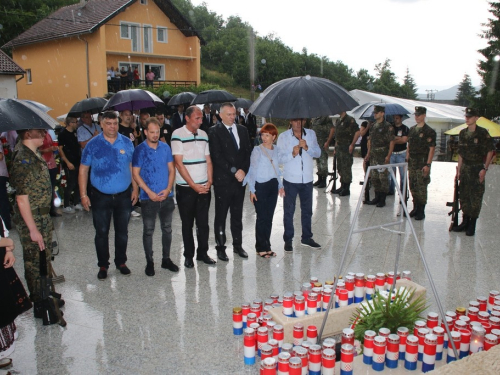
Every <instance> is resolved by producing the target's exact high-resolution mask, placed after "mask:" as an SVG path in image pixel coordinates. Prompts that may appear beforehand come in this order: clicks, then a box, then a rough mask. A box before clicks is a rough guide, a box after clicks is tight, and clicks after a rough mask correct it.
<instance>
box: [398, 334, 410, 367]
mask: <svg viewBox="0 0 500 375" xmlns="http://www.w3.org/2000/svg"><path fill="white" fill-rule="evenodd" d="M409 334H410V331H409V329H408V328H407V327H399V328H398V336H399V359H400V360H401V361H404V359H405V353H406V339H407V338H408V335H409Z"/></svg>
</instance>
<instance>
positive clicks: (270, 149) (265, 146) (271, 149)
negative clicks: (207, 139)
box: [243, 123, 285, 258]
mask: <svg viewBox="0 0 500 375" xmlns="http://www.w3.org/2000/svg"><path fill="white" fill-rule="evenodd" d="M260 136H261V139H262V144H260V145H259V146H258V147H254V149H253V151H252V156H251V157H250V169H249V170H248V174H247V176H246V178H245V180H244V181H243V185H246V184H247V183H248V187H249V189H250V201H251V202H252V203H253V204H254V206H255V211H256V213H257V220H256V222H255V250H256V251H257V254H258V255H259V256H260V257H262V258H271V257H274V256H276V253H275V252H273V251H272V250H271V241H270V239H271V231H272V226H273V216H274V209H275V208H276V203H277V201H278V194H279V195H280V196H281V197H283V196H284V195H285V190H284V189H283V181H282V175H281V171H280V169H279V166H278V149H277V148H276V147H275V146H274V142H275V141H276V138H277V137H278V129H277V128H276V126H275V125H274V124H270V123H268V124H265V125H264V126H263V127H262V128H261V130H260Z"/></svg>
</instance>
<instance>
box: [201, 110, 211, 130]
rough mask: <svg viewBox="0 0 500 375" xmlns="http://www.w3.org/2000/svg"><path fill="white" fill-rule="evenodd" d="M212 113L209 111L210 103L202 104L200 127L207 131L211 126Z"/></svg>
mask: <svg viewBox="0 0 500 375" xmlns="http://www.w3.org/2000/svg"><path fill="white" fill-rule="evenodd" d="M212 125H213V124H212V114H211V113H210V104H205V105H204V106H203V122H202V123H201V126H200V129H201V130H204V131H206V132H207V133H208V129H210V128H211V127H212Z"/></svg>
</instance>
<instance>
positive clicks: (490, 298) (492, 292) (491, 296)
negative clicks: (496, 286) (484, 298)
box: [486, 290, 500, 313]
mask: <svg viewBox="0 0 500 375" xmlns="http://www.w3.org/2000/svg"><path fill="white" fill-rule="evenodd" d="M498 295H500V292H499V291H498V290H490V293H489V296H488V304H487V305H486V307H487V309H488V312H489V313H491V310H492V307H493V305H494V304H495V297H496V296H498Z"/></svg>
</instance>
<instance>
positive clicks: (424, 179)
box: [406, 107, 436, 220]
mask: <svg viewBox="0 0 500 375" xmlns="http://www.w3.org/2000/svg"><path fill="white" fill-rule="evenodd" d="M426 114H427V108H425V107H415V121H416V122H417V125H415V126H414V127H412V128H411V129H410V132H409V133H408V148H407V150H406V151H407V155H408V157H407V159H406V161H407V162H408V179H409V184H410V191H411V195H412V197H413V210H411V211H410V217H415V220H422V219H423V218H425V205H426V204H427V185H429V183H430V182H431V176H430V174H431V163H432V158H433V157H434V150H435V149H436V132H435V131H434V129H432V128H431V127H430V126H429V125H427V124H426V123H425V115H426Z"/></svg>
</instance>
